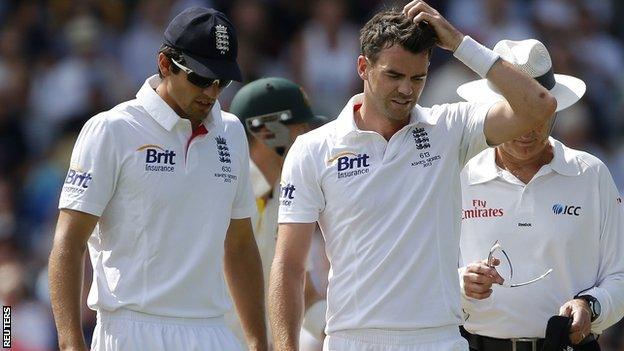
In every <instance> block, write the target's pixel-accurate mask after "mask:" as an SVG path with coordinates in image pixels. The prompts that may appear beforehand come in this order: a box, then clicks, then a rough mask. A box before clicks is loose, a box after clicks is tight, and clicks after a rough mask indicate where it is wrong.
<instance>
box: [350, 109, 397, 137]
mask: <svg viewBox="0 0 624 351" xmlns="http://www.w3.org/2000/svg"><path fill="white" fill-rule="evenodd" d="M354 118H355V124H356V125H357V127H358V128H359V129H360V130H369V131H373V132H377V133H379V134H381V136H383V137H384V139H386V140H390V138H392V136H393V135H394V134H396V132H398V131H399V130H401V128H403V127H405V126H406V125H407V124H408V123H409V116H408V118H407V119H406V120H405V121H397V120H392V119H390V118H387V117H386V116H384V115H383V114H382V113H381V112H379V111H377V110H376V109H375V108H374V106H373V105H372V104H370V103H368V104H367V103H366V101H364V102H363V103H362V107H360V109H359V110H357V111H356V112H355V113H354Z"/></svg>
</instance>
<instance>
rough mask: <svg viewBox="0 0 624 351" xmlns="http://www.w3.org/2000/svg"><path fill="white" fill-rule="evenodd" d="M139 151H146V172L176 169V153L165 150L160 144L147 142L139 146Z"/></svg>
mask: <svg viewBox="0 0 624 351" xmlns="http://www.w3.org/2000/svg"><path fill="white" fill-rule="evenodd" d="M137 151H138V152H143V151H145V171H146V172H173V171H175V164H176V162H175V157H176V153H175V151H173V150H165V149H163V148H162V147H161V146H159V145H154V144H147V145H143V146H141V147H139V148H138V149H137Z"/></svg>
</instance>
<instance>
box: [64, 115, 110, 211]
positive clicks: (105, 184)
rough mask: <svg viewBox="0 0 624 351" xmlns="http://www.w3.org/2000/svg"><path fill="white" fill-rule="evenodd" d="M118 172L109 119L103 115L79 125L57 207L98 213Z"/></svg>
mask: <svg viewBox="0 0 624 351" xmlns="http://www.w3.org/2000/svg"><path fill="white" fill-rule="evenodd" d="M118 171H119V159H118V153H117V151H116V149H115V142H114V136H113V132H112V131H111V122H110V121H108V120H107V119H106V118H105V116H104V115H99V116H95V117H93V118H91V119H90V120H89V121H87V123H85V125H84V126H83V127H82V130H81V131H80V134H79V135H78V139H77V140H76V144H75V145H74V149H73V151H72V156H71V163H70V166H69V170H68V172H67V176H66V177H65V183H64V184H63V189H62V190H61V197H60V200H59V208H60V209H64V208H66V209H71V210H77V211H81V212H86V213H89V214H92V215H95V216H101V215H102V213H103V212H104V209H105V208H106V205H107V204H108V201H109V200H110V199H111V197H112V196H113V193H114V191H115V185H116V183H117V178H118Z"/></svg>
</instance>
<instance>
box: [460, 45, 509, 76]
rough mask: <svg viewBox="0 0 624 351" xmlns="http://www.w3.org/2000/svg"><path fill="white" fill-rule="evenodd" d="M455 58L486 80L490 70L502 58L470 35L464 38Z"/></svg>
mask: <svg viewBox="0 0 624 351" xmlns="http://www.w3.org/2000/svg"><path fill="white" fill-rule="evenodd" d="M453 56H455V57H456V58H457V59H458V60H460V61H461V62H463V63H464V65H466V66H468V68H470V69H471V70H473V71H475V72H476V73H477V74H478V75H480V76H481V77H482V78H485V76H486V74H487V73H488V71H489V70H490V68H492V66H493V65H494V63H496V61H497V60H498V58H499V57H500V56H499V55H498V54H497V53H495V52H494V51H492V50H490V49H488V48H486V47H485V46H483V45H481V44H479V43H478V42H477V41H476V40H474V39H472V38H471V37H470V36H468V35H465V36H464V39H462V42H461V43H460V44H459V46H458V47H457V49H455V52H454V53H453Z"/></svg>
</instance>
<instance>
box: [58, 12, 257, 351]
mask: <svg viewBox="0 0 624 351" xmlns="http://www.w3.org/2000/svg"><path fill="white" fill-rule="evenodd" d="M236 56H237V40H236V32H235V30H234V28H233V26H232V24H231V23H230V21H229V20H228V19H227V18H226V17H225V15H223V14H222V13H220V12H218V11H215V10H213V9H205V8H197V7H196V8H189V9H187V10H185V11H183V12H182V13H180V14H179V15H178V16H176V17H175V18H174V19H173V20H172V22H171V23H170V24H169V26H168V28H167V30H166V31H165V36H164V44H163V46H162V48H161V50H160V52H159V53H158V71H159V75H158V76H152V77H150V78H148V79H147V80H146V82H145V84H144V85H143V87H142V88H141V89H140V90H139V92H138V93H137V96H136V99H134V100H130V101H128V102H125V103H122V104H120V105H118V106H116V107H114V108H113V109H111V110H109V111H106V112H103V113H100V114H98V115H96V116H95V117H93V118H91V119H90V120H89V121H88V122H87V123H86V124H85V126H84V127H83V129H82V131H81V133H80V135H79V137H78V140H77V141H76V145H75V147H74V151H73V154H72V159H71V165H70V169H69V172H68V174H67V178H66V179H65V184H64V186H63V189H62V193H61V198H60V204H59V208H60V214H59V220H58V224H57V228H56V233H55V238H54V245H53V248H52V253H51V255H50V262H49V277H50V278H49V279H50V298H51V301H52V308H53V312H54V317H55V321H56V325H57V328H58V336H59V346H60V348H61V349H62V350H84V349H85V348H86V345H85V341H84V338H83V335H82V330H81V323H80V291H81V285H82V283H81V281H82V279H81V278H82V268H83V266H82V264H83V255H84V252H85V248H86V247H88V250H89V254H90V258H91V263H92V266H93V282H92V285H91V290H90V293H89V297H88V299H87V303H88V305H89V307H90V308H92V309H94V310H96V311H97V316H98V319H97V325H96V328H95V331H94V336H93V341H92V345H91V349H92V350H150V351H152V350H213V351H217V350H218V351H221V350H240V349H241V346H240V344H239V343H238V341H237V340H236V338H235V336H234V335H233V334H232V332H231V331H230V330H229V329H228V328H227V327H226V325H225V322H224V318H223V315H224V313H225V312H226V311H228V310H229V309H230V308H231V306H230V302H229V298H228V290H227V288H226V285H225V279H224V276H225V278H226V279H227V282H228V286H229V288H230V293H231V295H232V297H233V300H234V302H235V305H236V310H237V311H238V313H239V317H240V320H241V322H242V326H243V329H244V331H245V336H246V339H247V343H248V345H249V348H250V349H252V350H266V349H267V340H266V326H265V320H264V302H263V296H264V293H263V286H264V284H263V279H262V270H261V262H260V256H259V253H258V248H257V246H256V243H255V240H254V237H253V232H252V229H251V228H252V226H251V221H250V217H251V216H252V215H253V214H254V211H255V203H254V199H253V193H252V191H251V184H250V181H249V151H248V146H247V140H246V138H245V131H244V128H243V126H242V124H241V123H240V121H239V120H238V118H236V116H234V115H232V114H229V113H227V112H224V111H221V108H220V105H219V102H218V101H217V98H218V96H219V94H220V93H221V91H222V90H223V89H224V88H225V87H226V86H227V85H228V84H229V82H230V81H231V80H237V81H240V80H241V72H240V69H239V67H238V65H237V63H236ZM215 200H217V201H215ZM224 273H225V274H224Z"/></svg>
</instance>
